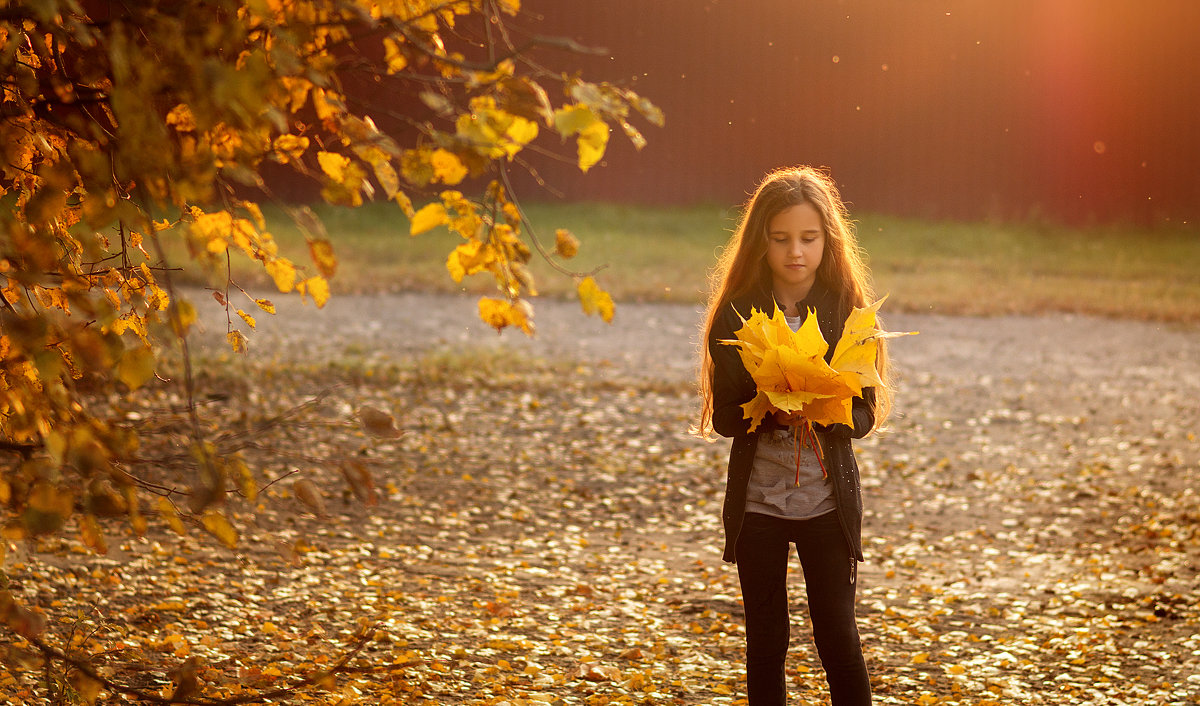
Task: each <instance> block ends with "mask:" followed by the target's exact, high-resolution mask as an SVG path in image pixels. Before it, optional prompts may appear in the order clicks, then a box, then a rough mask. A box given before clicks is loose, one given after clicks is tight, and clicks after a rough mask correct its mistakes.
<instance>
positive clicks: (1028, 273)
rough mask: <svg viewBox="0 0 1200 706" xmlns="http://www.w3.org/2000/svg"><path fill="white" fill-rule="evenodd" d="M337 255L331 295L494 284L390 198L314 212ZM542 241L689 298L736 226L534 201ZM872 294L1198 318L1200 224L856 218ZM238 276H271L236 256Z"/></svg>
mask: <svg viewBox="0 0 1200 706" xmlns="http://www.w3.org/2000/svg"><path fill="white" fill-rule="evenodd" d="M319 213H320V215H321V217H322V218H323V220H324V222H325V225H326V228H327V229H328V231H329V233H330V235H331V237H332V238H333V240H334V243H335V247H336V248H337V253H338V258H339V261H340V266H339V272H338V275H337V277H336V278H335V280H334V282H333V285H334V290H335V292H338V291H341V292H354V291H401V290H410V289H424V290H433V291H447V292H449V291H468V292H479V293H486V292H490V291H494V287H493V285H492V282H491V278H490V276H487V275H475V276H474V277H471V278H468V279H467V280H466V281H464V282H463V284H462V285H456V284H455V283H454V282H453V281H452V280H451V279H450V278H449V276H448V275H447V273H446V269H445V261H446V255H447V254H448V253H449V252H450V251H451V249H453V247H454V246H455V245H456V244H457V243H458V242H460V239H459V237H458V236H457V235H452V234H449V233H447V232H445V231H441V232H433V233H428V234H424V235H421V236H419V237H416V238H413V237H410V236H409V235H408V221H407V219H406V218H405V217H404V216H403V214H401V213H400V212H399V210H398V209H397V208H395V206H394V205H388V204H372V205H368V206H367V207H365V208H362V209H357V210H354V211H349V210H345V209H333V208H326V209H321V210H319ZM529 214H530V219H531V222H532V223H533V225H534V229H535V231H536V232H537V233H538V234H539V236H540V238H541V239H542V241H543V242H546V243H548V245H550V246H552V245H553V233H554V230H555V229H556V228H567V229H569V230H571V231H572V232H573V233H575V234H576V235H577V236H578V237H579V239H580V241H581V243H582V246H581V248H580V252H579V255H578V256H577V257H576V258H575V259H573V260H571V261H568V262H566V263H564V264H565V265H567V266H568V267H570V268H571V269H572V270H576V271H591V270H593V269H594V268H597V267H604V269H603V270H602V271H601V272H600V273H599V274H598V279H599V280H600V282H601V284H602V285H603V286H604V287H605V288H607V289H609V290H610V291H611V292H612V293H613V295H614V297H615V298H616V299H617V301H618V303H619V302H621V301H635V300H659V301H676V302H696V301H700V300H701V298H702V293H703V291H704V290H705V287H706V284H705V280H706V274H707V270H708V268H709V267H711V265H712V263H713V262H714V260H715V256H716V254H717V252H719V250H720V248H721V247H722V246H723V245H724V243H725V242H726V240H727V238H728V236H729V233H730V231H731V230H732V229H733V227H734V225H735V219H736V216H737V214H736V212H735V211H734V210H732V209H722V208H720V207H716V206H708V207H692V208H645V207H630V206H616V205H598V204H584V205H539V204H535V205H532V206H530V207H529ZM856 215H857V216H858V218H859V221H858V232H859V236H860V239H861V241H862V244H863V246H864V247H865V249H866V250H867V252H868V254H869V256H870V262H871V265H872V268H873V271H874V273H875V278H876V285H877V290H878V291H879V292H880V293H881V294H883V293H887V294H889V295H890V299H889V304H888V306H889V308H890V309H892V310H906V311H925V312H938V313H948V314H950V313H954V314H958V313H965V314H1003V313H1039V312H1050V311H1068V312H1078V313H1087V314H1098V315H1103V316H1116V317H1125V318H1138V319H1161V320H1171V321H1190V322H1196V321H1200V228H1192V229H1190V230H1185V229H1177V230H1146V229H1138V228H1129V227H1118V226H1105V227H1096V228H1086V229H1082V228H1066V227H1061V226H1052V225H1040V224H983V223H953V222H940V223H937V222H926V221H919V220H914V219H902V218H894V217H885V216H875V215H869V214H867V215H863V214H856ZM268 219H269V220H270V222H271V223H270V224H271V230H272V232H273V234H274V235H275V237H276V238H277V239H278V240H279V241H280V244H281V247H282V249H283V251H284V252H285V253H292V254H293V259H296V260H301V259H303V258H304V257H306V255H305V252H306V249H305V247H304V242H303V237H302V236H301V235H300V233H299V232H298V231H297V230H296V229H295V228H294V227H293V226H291V224H290V223H288V222H287V219H286V218H284V217H283V216H282V214H279V213H276V214H270V213H268ZM532 269H533V272H534V274H535V276H536V278H537V283H538V288H539V290H540V293H541V294H542V295H543V296H571V293H572V291H573V284H572V282H571V280H570V279H569V278H567V277H564V276H562V275H561V274H559V273H557V272H554V271H553V269H552V268H551V267H550V266H549V265H547V264H546V263H545V262H543V261H542V260H541V259H540V258H538V257H537V256H535V261H534V263H533V265H532ZM235 276H236V277H237V278H238V279H239V280H240V281H247V282H252V283H263V284H265V283H266V280H265V277H263V276H262V275H261V274H258V275H256V274H255V273H254V271H253V268H252V267H248V266H247V267H241V266H238V265H237V264H236V263H235Z"/></svg>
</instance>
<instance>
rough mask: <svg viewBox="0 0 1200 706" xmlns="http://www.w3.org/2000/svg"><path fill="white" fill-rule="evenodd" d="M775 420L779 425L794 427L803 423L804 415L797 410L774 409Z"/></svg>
mask: <svg viewBox="0 0 1200 706" xmlns="http://www.w3.org/2000/svg"><path fill="white" fill-rule="evenodd" d="M775 422H776V423H777V424H779V426H781V427H795V426H800V425H801V424H803V423H804V417H803V416H802V415H801V414H800V413H799V412H784V411H783V410H781V409H777V410H775Z"/></svg>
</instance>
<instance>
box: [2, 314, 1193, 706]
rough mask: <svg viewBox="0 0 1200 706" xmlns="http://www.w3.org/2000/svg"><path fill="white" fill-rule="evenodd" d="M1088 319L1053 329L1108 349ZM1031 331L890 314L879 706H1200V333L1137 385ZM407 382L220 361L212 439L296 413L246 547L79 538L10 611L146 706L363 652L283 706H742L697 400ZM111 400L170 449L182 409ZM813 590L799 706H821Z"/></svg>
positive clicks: (36, 567)
mask: <svg viewBox="0 0 1200 706" xmlns="http://www.w3.org/2000/svg"><path fill="white" fill-rule="evenodd" d="M622 311H623V312H624V311H625V310H624V309H623V310H622ZM674 312H675V313H677V314H679V313H683V314H686V313H688V312H687V310H686V309H684V308H681V307H676V308H675V309H674ZM1085 323H1087V321H1085ZM983 324H988V325H983ZM1076 324H1078V321H1077V320H1075V319H1069V320H1067V322H1066V324H1065V325H1064V324H1063V322H1062V321H1049V322H1042V321H1039V320H1033V323H1032V325H1033V326H1034V327H1036V326H1044V327H1045V328H1047V329H1049V330H1051V331H1056V332H1057V333H1058V334H1059V335H1063V333H1064V331H1066V332H1067V333H1068V334H1070V333H1071V332H1076V335H1082V334H1080V333H1079V331H1083V330H1087V329H1090V325H1089V327H1084V328H1080V327H1079V326H1077V325H1076ZM1026 325H1030V320H959V319H940V318H937V317H910V318H906V319H905V320H904V321H901V322H900V326H902V327H904V328H920V329H921V330H922V332H923V333H922V336H920V337H917V338H918V339H924V340H920V341H917V342H915V343H913V344H912V345H909V346H906V347H905V348H904V351H903V355H902V356H898V357H897V362H898V364H899V366H900V372H901V374H902V377H903V380H902V387H901V394H900V396H899V398H898V400H897V409H898V410H899V414H897V415H896V417H895V418H894V419H893V422H892V428H891V430H890V432H889V433H887V434H885V435H882V436H879V437H875V438H872V439H868V440H866V441H865V442H863V443H861V444H860V445H859V453H860V459H861V461H862V463H863V466H864V473H863V477H864V486H865V495H866V505H867V515H866V527H865V530H864V535H865V540H866V542H867V546H866V552H867V559H868V561H867V563H866V564H864V565H863V567H862V570H861V572H860V576H861V580H860V589H859V590H860V605H859V620H860V629H861V631H862V634H863V639H864V649H865V652H866V656H867V660H868V664H869V666H870V668H871V671H872V675H873V676H872V680H873V687H874V691H875V694H876V701H877V703H881V704H980V705H986V704H1005V705H1007V704H1062V703H1070V704H1135V703H1136V704H1190V703H1195V702H1196V701H1197V699H1198V698H1200V607H1198V606H1200V595H1198V594H1200V589H1198V585H1200V581H1198V578H1200V537H1198V536H1197V527H1198V526H1200V524H1198V522H1197V521H1198V520H1200V496H1198V495H1197V491H1196V488H1198V487H1200V484H1198V483H1197V480H1200V479H1198V478H1197V476H1198V475H1200V471H1198V458H1200V442H1198V441H1197V438H1196V430H1197V429H1200V418H1198V417H1200V412H1198V411H1197V410H1196V406H1195V405H1194V404H1189V401H1194V400H1195V399H1196V396H1197V394H1200V380H1198V376H1197V374H1196V370H1197V369H1200V367H1198V366H1197V365H1196V354H1195V353H1194V352H1190V351H1195V350H1197V349H1200V346H1196V345H1195V344H1197V343H1200V335H1198V334H1197V333H1196V332H1195V331H1192V330H1184V331H1173V332H1167V333H1166V334H1164V336H1165V337H1164V338H1163V339H1161V340H1158V339H1153V338H1151V339H1150V340H1151V343H1157V344H1159V349H1158V350H1157V352H1156V353H1157V354H1156V355H1144V356H1142V358H1138V356H1137V355H1136V354H1129V353H1127V352H1125V353H1120V355H1122V356H1124V362H1125V365H1123V366H1116V365H1108V364H1107V363H1108V362H1110V361H1107V360H1106V356H1108V355H1109V354H1110V353H1111V351H1109V349H1107V348H1105V347H1104V346H1105V345H1106V344H1104V343H1102V342H1092V344H1091V345H1087V346H1084V347H1081V348H1079V349H1078V350H1083V351H1086V352H1087V354H1088V355H1082V354H1078V353H1076V354H1074V355H1072V354H1069V353H1061V352H1058V351H1059V348H1056V347H1051V346H1049V344H1047V343H1044V342H1043V343H1040V344H1038V342H1039V341H1043V340H1044V339H1045V338H1046V336H1038V335H1032V333H1031V332H1029V331H1025V332H1019V331H1018V334H1019V335H1020V336H1021V338H1020V340H1021V342H1022V343H1024V344H1029V343H1030V342H1031V341H1032V342H1033V343H1034V344H1035V345H1031V346H1030V347H1029V348H1028V349H1027V350H1022V352H1021V353H1020V354H1017V355H1008V356H1004V355H995V353H996V351H995V350H989V349H988V346H989V345H996V344H995V342H994V341H992V342H989V339H987V337H986V336H983V335H981V333H980V331H987V330H989V328H990V329H991V330H993V331H994V330H997V329H1003V330H1004V331H1013V330H1014V329H1019V328H1020V326H1026ZM1112 326H1124V325H1123V324H1116V323H1113V324H1112ZM548 328H549V327H548ZM964 329H973V330H974V332H973V333H972V332H969V331H966V330H964ZM1077 329H1079V331H1077ZM543 331H545V328H543ZM1039 333H1040V332H1039ZM1142 333H1145V332H1142ZM298 335H299V334H298ZM618 337H619V334H618ZM914 340H915V341H916V339H914ZM1141 340H1142V341H1143V344H1145V341H1146V338H1145V336H1143V337H1142V339H1141ZM371 345H374V344H371ZM647 345H648V346H649V347H652V346H653V345H654V344H647ZM675 345H677V346H678V348H677V349H673V352H676V351H678V350H686V341H682V342H676V344H675ZM1172 346H1178V349H1177V350H1176V349H1174V348H1172ZM370 347H371V346H366V347H364V349H367V348H370ZM1013 350H1016V349H1013ZM1114 350H1115V349H1114ZM989 354H990V355H989ZM1112 354H1113V355H1116V353H1112ZM656 355H662V352H661V351H659V352H654V351H651V353H650V357H649V358H647V360H651V359H653V357H654V356H656ZM1060 358H1061V359H1060ZM403 360H405V362H403V363H389V362H386V360H381V359H380V358H378V357H370V356H368V357H362V358H356V357H355V356H353V355H349V356H345V357H343V358H341V359H338V360H334V361H333V362H329V360H327V359H319V360H316V359H307V360H306V359H304V358H303V356H299V357H288V358H279V359H276V360H274V361H270V362H255V359H254V358H250V359H247V360H241V361H238V362H236V363H234V364H229V363H224V364H221V365H210V366H205V371H206V373H205V375H203V376H202V377H201V380H200V384H201V386H202V388H203V389H205V390H208V391H210V392H211V393H212V394H213V395H214V396H223V397H228V398H230V399H229V401H225V402H223V403H222V404H220V405H217V404H214V405H213V406H212V408H211V409H210V410H207V411H208V412H211V414H207V415H206V418H208V419H211V420H212V421H213V423H214V424H215V423H217V422H220V423H222V424H223V425H224V426H225V428H239V425H240V428H245V429H255V428H256V427H255V426H254V425H255V424H256V423H257V422H260V421H262V420H268V419H271V418H273V417H276V416H278V415H279V414H280V413H281V411H282V410H293V411H292V412H291V414H290V416H289V417H288V419H287V420H286V421H285V422H284V423H281V424H278V425H275V426H271V427H269V428H268V429H267V430H265V431H261V432H260V433H257V434H246V435H244V438H243V441H242V442H240V443H242V444H243V447H242V448H243V454H244V455H245V457H246V459H247V461H248V462H249V463H250V465H251V467H252V468H254V469H255V472H256V474H257V475H258V477H259V480H260V481H261V482H263V483H267V482H269V481H270V480H274V479H284V480H283V481H281V482H276V483H274V484H271V485H269V486H268V487H266V488H265V489H264V490H263V491H262V492H261V493H260V494H259V496H258V497H257V499H256V500H255V502H254V503H248V502H245V501H236V502H233V503H231V505H230V507H229V510H230V514H231V515H233V518H234V520H235V524H236V529H237V531H238V532H239V537H238V541H237V546H236V548H235V549H227V548H225V546H224V545H223V544H221V542H220V541H217V540H215V539H213V538H212V537H210V536H208V535H205V534H204V533H203V531H202V530H201V529H200V528H189V529H188V533H187V534H186V535H184V536H179V535H177V534H175V533H174V532H172V531H170V530H169V529H168V528H167V527H166V524H165V522H164V521H161V520H159V521H156V519H154V518H152V519H151V521H150V530H149V532H148V533H147V535H146V536H145V537H144V538H143V539H133V538H130V537H129V536H128V531H127V529H125V528H122V527H120V526H119V525H118V524H112V525H108V526H105V527H104V530H105V534H106V536H107V539H108V545H109V553H108V554H107V555H104V556H97V555H94V554H90V553H88V552H87V551H86V550H85V549H84V548H83V545H82V542H78V541H71V540H70V539H66V538H58V539H47V540H42V541H41V542H39V544H38V545H36V546H20V547H10V550H9V552H8V556H7V557H6V566H5V574H6V575H7V577H8V581H9V586H8V588H9V590H11V591H12V592H13V593H14V594H15V595H16V596H18V597H19V598H20V599H21V600H23V601H25V602H26V604H27V605H30V606H36V609H37V611H39V612H40V613H42V614H44V616H45V618H46V620H47V623H48V625H49V627H48V629H47V633H46V636H47V638H48V639H50V640H52V641H54V642H55V643H56V644H58V645H59V646H61V647H63V648H64V649H65V650H68V649H69V650H70V651H71V653H72V654H75V655H85V654H86V655H91V660H90V661H91V664H92V665H94V666H96V667H97V668H98V669H99V670H100V671H101V672H102V673H103V674H105V675H106V676H108V677H110V678H112V679H113V680H114V681H119V682H122V683H125V684H129V685H131V686H135V687H138V688H141V689H144V690H146V691H150V692H153V693H162V694H167V693H170V692H171V691H172V690H173V688H174V686H173V681H172V676H171V675H172V673H174V674H176V675H178V674H179V671H180V670H181V668H186V667H187V666H188V665H190V668H191V669H193V671H194V675H195V677H196V678H197V680H198V682H199V685H200V689H201V693H202V694H203V695H204V696H205V697H210V698H233V697H236V696H239V695H243V694H247V693H253V692H263V691H269V690H272V689H277V688H279V687H281V686H286V685H287V684H290V683H294V682H295V681H296V680H298V679H300V678H302V677H307V676H311V675H313V674H319V673H321V671H322V670H328V669H329V668H330V667H331V666H333V665H334V664H335V663H336V662H337V661H338V659H339V658H340V657H341V656H342V655H344V654H346V653H347V652H349V651H350V650H351V649H352V648H353V647H354V646H355V645H356V644H358V643H359V642H361V640H362V636H363V635H365V634H368V632H369V631H373V632H370V633H369V634H372V635H373V637H372V638H371V639H370V640H369V641H367V642H366V643H365V646H364V647H363V649H362V650H361V651H360V652H358V653H357V654H356V655H355V656H354V659H352V660H351V661H350V662H349V663H348V665H347V667H348V668H349V669H348V670H347V671H345V672H343V673H339V674H337V675H335V676H333V677H330V678H328V679H324V680H321V681H320V682H319V684H318V687H316V688H312V689H307V690H303V691H299V692H297V693H295V694H292V695H289V696H286V697H281V698H279V699H276V700H274V702H275V703H285V702H286V703H310V702H311V703H331V704H333V703H380V704H383V703H470V704H506V703H507V704H542V703H556V704H606V703H629V704H672V703H674V704H721V703H729V704H734V703H740V702H742V695H743V693H744V670H743V668H742V664H741V659H742V644H743V643H742V641H743V631H742V626H741V605H740V593H739V590H738V585H737V579H736V572H735V570H734V569H733V567H731V566H727V565H724V564H722V563H721V561H720V549H719V544H720V541H721V536H720V532H721V530H720V525H719V506H720V502H721V496H722V491H723V483H724V469H723V466H724V457H725V453H726V451H727V447H726V445H725V444H721V443H718V444H705V443H703V442H700V441H698V440H696V439H694V438H692V437H690V436H688V435H687V433H686V429H687V426H688V424H689V423H690V421H691V419H692V415H693V413H694V407H695V400H694V394H693V392H692V390H691V387H690V384H689V382H688V381H687V380H686V379H684V378H683V377H681V376H680V375H678V374H674V373H671V372H669V371H668V372H664V371H663V370H662V369H661V368H659V367H655V366H654V365H652V364H647V365H644V364H640V363H638V362H637V361H634V363H633V364H629V363H628V361H625V362H621V359H619V358H617V357H615V356H614V357H612V358H611V359H581V358H571V357H564V356H559V357H554V358H550V359H542V358H537V357H535V356H534V355H532V354H531V353H530V352H529V349H526V348H523V347H521V346H516V347H513V348H511V349H510V348H506V347H503V346H494V345H491V344H483V345H480V346H478V347H471V348H468V349H459V350H458V351H457V352H452V353H447V352H436V351H435V352H426V353H424V354H420V355H410V356H406V357H405V358H403ZM611 360H616V361H618V362H616V363H613V362H608V361H611ZM644 362H645V361H643V363H644ZM113 404H114V406H115V407H119V408H121V409H122V410H123V411H124V413H125V414H127V415H129V417H130V418H137V419H141V420H143V423H145V424H148V425H154V426H155V427H156V429H158V430H160V431H161V437H162V438H163V444H164V447H163V448H164V449H166V448H168V447H169V445H170V444H169V440H170V438H171V435H172V433H174V432H173V431H172V429H173V427H172V419H171V414H172V412H171V404H170V398H169V396H168V394H167V392H166V391H160V392H159V393H157V394H156V393H155V392H154V391H153V390H146V391H144V392H143V393H142V394H141V395H139V396H138V397H137V398H134V399H130V400H117V401H114V402H113ZM366 410H369V411H366ZM152 450H153V449H146V450H144V451H145V453H144V454H143V456H144V457H147V458H149V457H151V455H150V452H151V451H152ZM293 471H298V473H296V474H294V475H292V472H293ZM302 481H303V482H302ZM306 498H307V499H306ZM797 569H798V567H796V566H793V573H794V574H798V571H797ZM791 586H792V591H791V600H792V603H793V606H794V609H793V632H792V634H793V639H792V643H793V644H792V652H791V654H790V657H789V662H788V665H789V666H788V670H789V672H788V679H789V685H790V691H791V694H792V699H793V700H794V701H796V702H798V703H823V702H824V699H825V698H826V697H825V696H823V694H824V686H823V677H822V674H821V671H820V668H819V664H818V662H817V660H816V656H815V653H814V650H813V646H812V643H811V638H810V637H809V636H808V631H809V628H808V625H807V620H806V619H805V618H804V615H805V611H804V610H803V606H804V597H803V590H802V581H801V579H800V578H799V577H798V576H794V577H793V578H792V583H791ZM0 649H3V650H6V651H7V655H8V656H7V657H6V661H8V662H9V663H10V664H24V665H25V666H24V668H16V669H12V670H10V671H8V672H6V673H5V674H4V675H3V676H0V697H3V698H4V700H5V701H6V702H7V703H14V704H18V703H39V702H41V699H42V696H43V694H44V691H42V690H43V689H44V685H42V684H41V683H40V682H39V676H40V674H41V671H40V670H41V666H40V664H39V663H38V660H37V659H36V656H35V655H34V654H33V651H32V650H31V649H30V648H29V646H28V645H26V644H23V642H22V641H21V640H20V639H19V638H15V637H13V636H12V635H9V634H5V636H4V638H3V644H2V645H0ZM189 660H190V662H189ZM184 671H186V669H184ZM110 698H112V697H111V695H110Z"/></svg>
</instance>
